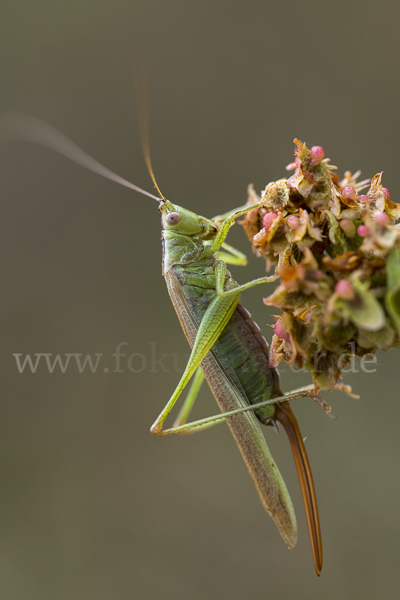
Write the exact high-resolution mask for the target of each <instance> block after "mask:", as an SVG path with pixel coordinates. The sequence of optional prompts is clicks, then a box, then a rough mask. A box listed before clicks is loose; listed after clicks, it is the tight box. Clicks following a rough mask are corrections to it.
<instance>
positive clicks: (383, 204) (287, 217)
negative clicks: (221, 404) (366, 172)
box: [242, 140, 400, 389]
mask: <svg viewBox="0 0 400 600" xmlns="http://www.w3.org/2000/svg"><path fill="white" fill-rule="evenodd" d="M295 144H296V150H295V155H296V158H295V162H294V163H291V164H290V165H288V166H287V167H286V169H287V170H294V174H293V175H291V176H290V177H289V178H288V179H280V180H279V181H277V182H272V183H269V184H268V185H267V186H266V188H265V190H264V191H263V192H262V194H261V197H262V198H263V200H264V207H262V208H260V209H259V210H256V211H251V212H249V213H247V215H246V217H245V218H244V220H243V221H242V224H243V227H244V229H245V231H246V234H247V236H248V238H249V240H250V242H251V244H252V246H253V249H254V251H255V252H256V254H257V255H259V256H263V257H264V258H265V259H266V261H267V268H268V269H269V268H270V266H271V265H272V264H275V265H276V270H277V274H278V275H279V277H280V284H279V285H278V287H277V288H276V289H275V291H274V293H273V294H271V295H270V296H268V297H267V298H265V299H264V302H265V304H267V305H270V306H275V307H277V308H279V309H281V314H280V315H279V316H277V317H276V323H275V326H274V335H273V338H272V344H271V352H270V360H271V365H273V366H276V365H277V364H278V363H279V362H280V361H281V360H285V361H287V362H288V363H289V364H295V365H296V366H297V367H298V368H301V367H303V366H306V367H307V368H308V369H309V370H310V371H311V373H312V376H313V380H314V384H315V387H316V388H317V389H321V388H322V389H333V388H334V387H335V385H336V384H337V381H338V379H339V378H340V375H341V371H342V370H343V368H344V367H345V366H346V364H347V363H348V362H349V361H350V359H351V354H350V350H351V352H352V353H354V354H356V355H357V356H360V357H362V356H366V355H371V354H373V353H374V352H376V350H377V349H384V350H386V349H389V348H393V347H397V346H398V345H399V337H400V225H396V224H395V222H396V220H397V219H398V218H399V217H400V204H396V203H395V202H392V201H391V199H390V193H389V190H387V188H385V187H382V182H381V181H382V173H378V174H377V175H375V177H373V178H372V180H371V181H370V180H364V181H358V178H359V176H360V174H361V172H360V171H357V172H356V173H354V174H352V173H351V172H350V171H346V173H345V174H344V178H343V179H342V180H341V181H339V177H338V176H337V174H336V173H335V172H334V169H336V167H334V166H332V165H330V164H329V159H328V158H325V152H324V149H323V148H322V147H321V146H313V147H312V148H311V149H308V148H307V146H306V144H304V143H302V142H300V141H299V140H295ZM365 188H368V191H367V192H366V193H365V194H360V192H361V191H362V190H363V189H365ZM257 200H259V197H258V196H257V194H256V193H255V191H254V189H253V188H252V187H251V188H249V198H248V203H249V204H250V203H254V202H256V201H257Z"/></svg>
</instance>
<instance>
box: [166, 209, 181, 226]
mask: <svg viewBox="0 0 400 600" xmlns="http://www.w3.org/2000/svg"><path fill="white" fill-rule="evenodd" d="M180 220H181V216H180V214H179V213H177V212H171V213H169V214H168V215H167V223H168V225H176V224H177V223H179V221H180Z"/></svg>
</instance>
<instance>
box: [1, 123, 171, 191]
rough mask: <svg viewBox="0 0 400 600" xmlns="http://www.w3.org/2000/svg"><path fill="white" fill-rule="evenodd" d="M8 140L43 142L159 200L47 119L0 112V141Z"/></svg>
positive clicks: (103, 174)
mask: <svg viewBox="0 0 400 600" xmlns="http://www.w3.org/2000/svg"><path fill="white" fill-rule="evenodd" d="M10 141H23V142H34V143H36V144H40V145H41V146H45V147H46V148H49V149H50V150H54V151H55V152H58V153H59V154H62V155H63V156H66V157H67V158H69V159H70V160H73V161H74V162H76V163H78V164H79V165H81V166H82V167H85V168H86V169H89V170H90V171H94V172H95V173H97V174H98V175H101V176H102V177H106V179H110V180H111V181H115V182H116V183H119V184H121V185H123V186H125V187H127V188H130V189H131V190H135V192H139V194H144V195H145V196H149V198H153V199H154V200H157V202H159V198H157V196H154V195H153V194H150V192H147V191H146V190H143V189H142V188H140V187H138V186H137V185H135V184H134V183H131V182H130V181H128V180H127V179H124V178H123V177H120V176H119V175H117V174H116V173H114V172H113V171H111V170H110V169H108V168H107V167H105V166H104V165H102V164H101V163H99V162H98V161H97V160H96V159H95V158H93V157H92V156H90V155H89V154H87V152H85V151H84V150H82V148H80V147H79V146H77V145H76V144H75V143H74V142H73V141H71V140H70V139H69V138H68V137H67V136H66V135H64V134H63V133H61V131H58V129H55V128H54V127H52V126H51V125H49V124H48V123H45V122H44V121H41V120H40V119H37V118H36V117H32V116H30V115H25V114H23V113H17V112H16V113H14V112H6V113H3V114H0V143H1V142H10Z"/></svg>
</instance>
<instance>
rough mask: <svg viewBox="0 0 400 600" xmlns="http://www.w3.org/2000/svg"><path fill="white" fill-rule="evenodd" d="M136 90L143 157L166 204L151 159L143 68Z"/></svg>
mask: <svg viewBox="0 0 400 600" xmlns="http://www.w3.org/2000/svg"><path fill="white" fill-rule="evenodd" d="M135 84H136V85H135V88H136V101H137V109H138V114H139V126H140V138H141V140H142V148H143V156H144V160H145V161H146V166H147V170H148V172H149V175H150V177H151V179H152V182H153V183H154V187H155V188H156V190H157V192H158V193H159V194H160V198H161V200H162V201H163V202H166V198H165V196H164V195H163V194H162V193H161V190H160V188H159V187H158V183H157V181H156V177H155V175H154V171H153V166H152V164H151V158H150V143H149V93H148V81H147V77H146V74H145V71H144V69H143V68H141V69H140V70H139V69H137V70H136V72H135Z"/></svg>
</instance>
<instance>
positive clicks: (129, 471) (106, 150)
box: [0, 0, 400, 600]
mask: <svg viewBox="0 0 400 600" xmlns="http://www.w3.org/2000/svg"><path fill="white" fill-rule="evenodd" d="M399 13H400V6H399V4H398V2H395V1H394V0H392V1H390V2H381V3H376V2H372V1H371V0H367V1H365V2H353V1H350V2H343V1H338V2H335V3H332V2H324V1H318V2H317V1H315V0H311V1H308V2H307V3H305V2H295V1H294V0H289V1H287V2H285V3H283V2H261V1H259V2H255V1H247V2H243V1H235V0H233V1H230V2H226V1H216V2H210V1H205V0H203V1H198V2H191V1H186V2H184V1H178V0H171V1H164V2H163V1H161V0H158V1H152V0H146V1H144V0H143V1H127V0H126V1H123V0H114V1H113V2H111V1H109V0H103V1H96V2H95V1H87V2H84V1H82V0H80V1H77V0H70V1H69V2H55V1H52V2H50V1H42V2H39V1H37V2H28V1H20V0H13V2H8V3H5V4H4V6H3V7H2V20H1V25H0V27H1V31H0V47H1V54H0V61H1V82H2V83H1V92H0V94H1V101H0V107H1V109H2V110H10V109H12V110H20V111H23V112H26V113H29V114H32V115H35V116H37V117H40V118H42V119H44V120H45V121H47V122H49V123H50V124H52V125H53V126H55V127H57V128H58V129H60V130H61V131H62V132H64V133H65V134H67V135H68V136H69V137H70V138H72V139H73V140H74V141H75V142H76V143H78V144H79V145H80V146H81V147H82V148H84V149H85V150H86V151H88V152H89V153H90V154H92V155H93V156H95V157H96V158H97V159H98V160H100V161H101V162H103V163H104V164H105V165H107V166H108V167H109V168H110V169H113V170H115V171H116V172H117V173H119V174H121V175H122V176H124V177H126V178H128V179H130V180H131V181H133V182H134V183H136V184H137V185H139V186H142V187H144V188H146V189H148V190H150V191H152V183H151V181H150V178H149V176H148V174H147V172H146V168H145V165H144V161H143V158H142V151H141V144H140V135H139V127H138V119H137V110H136V106H135V90H134V70H135V68H136V67H135V65H138V64H143V63H145V65H146V70H147V73H148V76H149V79H150V82H151V92H150V114H151V128H150V129H151V136H150V137H151V149H152V158H153V163H154V169H155V172H156V176H157V180H158V182H159V184H160V186H161V189H162V190H163V193H164V194H165V195H166V196H167V197H168V198H169V199H170V200H172V201H174V202H176V203H178V204H182V205H183V206H185V207H187V208H189V209H192V210H194V211H196V212H198V213H200V214H203V215H204V216H208V217H211V216H212V215H214V214H218V213H221V212H225V211H228V210H229V209H231V208H234V207H236V206H238V205H240V204H242V203H243V202H244V201H245V200H246V187H247V184H248V183H250V182H252V183H254V184H255V186H256V189H257V190H260V189H261V188H262V187H263V186H265V185H266V184H267V183H268V182H269V181H271V180H272V179H277V178H279V177H282V176H284V175H285V170H284V166H285V165H286V164H288V163H289V162H291V161H292V160H293V153H292V149H293V138H295V137H298V138H300V139H301V140H303V141H306V142H307V143H308V144H310V145H314V144H318V145H322V146H323V147H324V148H325V151H326V155H327V156H329V157H331V159H332V162H333V164H336V165H337V166H338V168H339V172H340V173H343V172H344V170H346V169H350V170H352V171H355V170H356V169H358V168H360V169H362V171H363V176H365V177H370V176H373V175H374V174H375V173H376V172H378V171H380V170H384V171H385V174H384V185H386V186H387V187H388V188H389V190H391V192H392V199H394V200H395V201H396V200H398V197H397V196H396V184H397V181H398V156H399V150H398V111H399V92H400V80H399V51H400V36H399V16H400V14H399ZM0 169H1V198H2V200H1V235H0V244H1V284H2V290H3V291H2V294H1V315H2V324H3V327H2V334H1V357H2V369H1V373H2V375H1V382H2V385H1V388H2V391H1V402H0V409H1V418H0V428H1V432H0V457H1V458H0V464H1V482H0V596H1V597H2V598H7V600H39V599H40V600H72V599H73V600H77V599H85V600H92V599H93V600H110V599H112V600H128V599H131V598H140V599H143V600H150V599H151V600H152V599H154V598H165V599H176V600H180V599H185V600H203V599H206V598H207V599H210V598H211V599H213V600H214V599H220V598H230V599H233V600H241V599H243V598H252V599H253V598H254V599H258V598H273V599H275V598H276V599H286V598H289V597H291V598H296V599H297V600H302V599H305V598H307V599H313V600H314V599H318V600H319V599H321V598H324V599H325V600H330V599H335V600H336V599H337V598H341V599H350V598H351V599H352V600H355V599H358V598H363V599H364V600H367V599H376V598H377V597H378V596H379V597H380V598H388V599H389V598H394V597H396V595H397V593H398V589H399V584H400V576H399V551H400V542H399V533H400V517H399V510H398V507H399V502H400V480H399V466H398V465H399V458H398V457H399V451H400V443H399V434H398V431H399V424H400V406H399V395H398V391H397V390H398V387H399V368H398V363H399V354H398V352H396V351H392V352H389V353H388V354H384V353H379V354H378V364H377V365H376V372H375V373H370V374H367V373H362V372H359V373H357V374H350V375H347V376H346V381H347V382H348V383H351V384H352V385H353V387H354V389H355V391H357V392H359V393H361V395H362V397H361V399H360V400H354V399H351V398H348V397H346V396H344V395H340V394H336V393H335V394H332V395H330V396H329V397H328V394H325V397H326V399H328V400H329V401H330V402H331V403H332V405H333V412H334V414H336V415H337V416H338V420H337V421H332V420H330V419H329V418H328V417H327V416H326V415H325V414H324V412H323V411H322V410H321V409H320V408H319V407H318V406H317V405H315V404H314V403H313V402H312V401H311V400H296V401H295V404H294V407H295V411H296V413H297V415H298V419H299V422H300V425H301V428H302V432H303V435H304V436H305V437H306V438H307V448H308V451H309V455H310V460H311V464H312V467H313V472H314V478H315V483H316V487H317V494H318V499H319V505H320V516H321V523H322V533H323V544H324V568H323V571H322V575H321V578H320V579H318V578H317V577H316V575H315V573H314V568H313V565H312V558H311V553H310V548H309V540H308V534H307V530H306V523H305V517H304V512H303V507H302V502H301V497H300V492H299V487H298V482H297V478H296V474H295V471H294V467H293V464H292V458H291V455H290V450H289V448H288V443H287V440H286V439H285V436H284V434H281V435H280V436H277V435H276V434H275V433H274V431H273V430H272V429H268V430H266V435H267V437H268V441H269V442H270V444H271V448H272V450H273V452H274V456H275V458H276V460H277V462H278V464H279V466H280V468H281V470H282V472H283V474H284V476H285V479H286V481H287V484H288V487H289V489H290V491H291V494H292V497H293V501H294V504H295V507H296V509H297V514H298V520H299V542H298V545H297V547H296V548H295V549H294V550H292V551H290V552H289V551H288V550H287V548H286V547H285V545H284V543H283V541H282V539H281V538H280V536H279V533H278V532H277V530H276V528H275V526H274V524H273V522H272V521H271V519H270V518H269V517H268V516H267V515H266V514H265V513H264V512H263V509H262V507H261V505H260V503H259V500H258V498H257V495H256V493H255V490H254V488H253V485H252V482H251V480H250V478H249V476H248V474H247V472H246V469H245V466H244V464H243V461H242V460H241V457H240V455H239V452H238V450H237V449H236V447H235V444H234V442H233V440H232V438H231V436H230V434H229V432H228V429H227V427H226V426H225V425H220V426H218V427H215V428H212V429H210V430H208V431H206V432H203V433H201V434H198V435H193V436H188V437H182V438H178V437H177V438H174V437H171V438H165V439H158V438H155V437H153V436H152V435H151V434H150V433H149V427H150V425H151V423H152V422H153V421H154V419H155V417H156V416H157V414H158V413H159V411H160V410H161V408H162V407H163V405H164V404H165V402H166V401H167V399H168V398H169V395H170V394H171V392H172V391H173V389H174V386H175V384H176V383H177V380H178V378H179V372H178V371H179V370H182V368H183V365H184V361H185V357H186V356H187V352H188V347H187V343H186V340H185V338H184V336H183V333H182V332H181V330H180V327H179V323H178V319H177V317H176V316H175V314H174V311H173V308H172V306H171V303H170V301H169V298H168V295H167V290H166V288H165V284H164V281H163V279H162V276H161V245H160V224H159V216H158V213H157V205H156V203H155V202H153V201H152V200H151V199H149V198H146V197H144V196H140V195H138V194H135V193H133V192H131V191H129V190H127V189H124V188H122V187H119V186H118V185H116V184H114V183H112V182H109V181H106V180H105V179H102V178H101V177H99V176H97V175H95V174H93V173H90V172H89V171H86V170H85V169H82V168H81V167H79V166H77V165H75V164H74V163H72V162H70V161H68V160H66V159H64V158H62V157H60V156H58V155H56V154H54V153H51V152H49V151H48V150H46V149H44V148H41V147H38V146H34V145H32V144H28V143H12V144H8V145H6V146H2V147H1V148H0ZM229 241H230V242H231V243H233V244H235V245H236V246H237V247H239V248H240V249H241V250H243V251H246V252H247V253H249V246H248V243H247V241H246V239H245V237H244V234H243V231H242V230H241V228H240V227H238V226H236V227H234V228H233V230H232V232H231V234H230V240H229ZM263 268H264V267H263V263H262V261H261V260H257V259H256V258H254V257H250V264H249V266H248V267H246V268H245V269H240V268H234V269H232V271H233V273H234V275H235V276H236V277H237V279H238V280H239V281H240V282H245V281H248V280H249V279H251V278H253V277H257V276H261V275H262V274H263ZM272 289H273V286H270V287H269V288H267V286H266V287H265V288H263V289H261V288H257V289H255V290H250V291H248V292H246V294H245V295H244V296H243V303H244V304H245V305H246V306H247V307H248V308H249V310H250V311H251V312H252V313H253V315H254V317H255V319H256V321H257V322H258V323H259V324H260V325H261V326H262V328H263V331H264V332H265V334H266V336H267V337H268V339H270V336H271V330H270V329H269V328H268V327H267V324H268V323H269V324H271V323H272V322H273V319H272V317H271V311H270V310H268V309H267V308H266V307H265V306H264V305H263V304H262V297H263V296H265V295H267V293H268V292H269V293H270V292H271V290H272ZM272 312H274V311H272ZM121 342H127V345H126V346H124V347H123V351H124V352H125V353H126V354H127V355H128V356H129V355H131V354H136V355H137V356H135V357H133V358H132V361H131V365H132V366H133V368H134V369H135V370H136V371H139V372H136V373H134V372H131V371H130V370H129V368H128V366H127V357H123V358H122V359H121V370H122V371H123V372H119V373H115V372H113V371H114V370H115V358H113V356H112V355H113V353H115V349H116V347H117V345H118V344H120V343H121ZM152 352H155V356H156V358H157V359H159V358H160V357H161V355H162V354H166V355H167V356H166V358H165V359H164V361H163V362H162V363H158V364H157V363H154V364H152V359H151V353H152ZM13 353H22V354H23V355H25V354H28V353H30V354H34V353H53V354H54V355H55V354H62V355H65V353H82V354H84V355H85V354H88V353H90V354H92V355H94V354H95V353H99V354H103V355H104V356H103V357H102V359H101V362H100V367H99V369H98V372H96V373H95V374H92V373H90V372H88V370H86V372H84V373H82V374H79V372H78V370H77V368H76V366H74V362H73V361H71V364H70V367H69V368H68V370H67V371H66V373H64V374H62V373H60V372H59V370H58V371H57V370H56V371H55V372H54V373H49V372H48V371H47V370H46V368H45V366H44V364H42V365H41V366H40V367H39V368H38V370H37V372H36V373H29V372H26V371H25V372H24V373H22V374H19V373H18V370H17V366H16V362H15V359H14V357H13ZM174 354H175V355H176V357H175V358H174V356H173V355H174ZM139 355H140V356H139ZM174 360H177V364H176V368H175V366H174ZM145 363H146V364H145ZM162 365H164V369H163V368H162ZM105 367H108V368H109V372H108V373H106V372H104V368H105ZM142 367H143V368H142ZM372 367H373V365H372ZM164 371H167V372H164ZM308 381H309V378H308V377H307V375H306V374H296V373H294V372H292V371H290V370H289V369H288V368H286V369H283V372H282V386H283V388H284V389H285V390H290V389H292V388H294V387H299V386H300V385H304V384H306V383H308ZM215 411H216V407H215V403H214V400H213V398H212V397H211V395H210V394H209V392H208V391H206V390H205V389H204V391H203V393H202V396H201V400H200V399H199V402H198V406H197V407H196V410H195V415H196V416H203V415H207V414H213V413H214V412H215Z"/></svg>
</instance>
